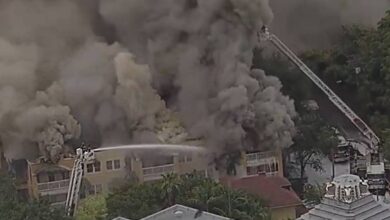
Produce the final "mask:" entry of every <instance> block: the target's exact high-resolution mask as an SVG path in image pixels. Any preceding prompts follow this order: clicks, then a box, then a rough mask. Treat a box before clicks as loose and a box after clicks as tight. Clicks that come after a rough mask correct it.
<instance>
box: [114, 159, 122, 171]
mask: <svg viewBox="0 0 390 220" xmlns="http://www.w3.org/2000/svg"><path fill="white" fill-rule="evenodd" d="M120 168H121V161H120V160H114V169H115V170H117V169H120Z"/></svg>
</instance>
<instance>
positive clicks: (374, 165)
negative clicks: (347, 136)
mask: <svg viewBox="0 0 390 220" xmlns="http://www.w3.org/2000/svg"><path fill="white" fill-rule="evenodd" d="M258 40H259V41H264V40H266V41H270V42H271V43H272V44H273V45H274V46H275V47H276V48H277V49H278V50H279V51H280V52H282V53H283V54H284V55H285V56H287V58H288V59H289V60H290V61H291V62H293V63H294V64H295V65H296V66H297V67H298V68H299V69H300V70H301V71H302V72H303V73H304V74H305V75H306V76H307V77H308V78H309V79H310V80H311V81H312V82H313V83H314V84H315V85H316V86H317V87H318V88H320V89H321V90H322V91H323V92H324V93H325V94H326V96H328V98H329V100H330V101H331V102H332V103H333V104H334V105H335V106H336V107H337V108H338V109H339V110H340V111H341V112H342V113H343V114H344V115H345V116H346V117H347V118H348V119H349V120H350V121H351V122H352V124H354V125H355V127H356V128H357V129H358V130H359V131H360V133H361V134H362V135H363V136H364V137H365V139H367V140H366V141H367V142H368V144H369V153H368V155H367V160H366V170H367V174H366V178H367V179H368V184H369V186H370V188H371V189H372V190H378V189H380V190H383V189H385V187H386V182H385V168H384V163H383V159H382V158H381V155H380V154H379V152H378V146H379V143H380V139H379V138H378V136H377V135H376V134H375V133H374V132H373V131H372V129H371V128H370V127H369V126H368V125H367V124H366V123H365V122H364V121H363V120H362V119H361V118H360V117H359V116H358V115H357V114H356V113H355V112H354V111H353V110H352V109H351V108H350V107H349V106H348V105H347V104H345V103H344V101H343V100H341V98H340V97H338V96H337V95H336V94H335V93H334V92H333V91H332V90H331V89H330V88H329V87H328V86H327V85H326V84H325V83H324V82H323V81H322V80H321V79H320V78H319V77H318V76H317V75H316V74H315V73H314V72H313V71H312V70H310V69H309V67H307V66H306V64H305V63H303V62H302V60H300V59H299V58H298V57H297V56H296V55H295V53H294V52H292V51H291V50H290V49H289V48H288V47H287V46H286V45H285V44H284V43H283V42H282V41H281V40H279V38H278V37H277V36H276V35H274V34H271V33H269V32H268V29H267V27H265V26H263V27H262V29H261V31H259V32H258ZM373 158H375V159H376V160H374V159H373ZM370 183H371V184H370Z"/></svg>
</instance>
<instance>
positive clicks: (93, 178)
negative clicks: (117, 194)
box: [85, 150, 208, 193]
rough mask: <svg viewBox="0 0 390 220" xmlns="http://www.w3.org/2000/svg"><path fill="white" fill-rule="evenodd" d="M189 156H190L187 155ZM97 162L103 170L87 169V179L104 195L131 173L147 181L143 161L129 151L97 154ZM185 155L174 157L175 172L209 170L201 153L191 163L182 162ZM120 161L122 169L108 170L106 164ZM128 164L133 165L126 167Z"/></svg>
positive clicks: (141, 180)
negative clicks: (91, 171) (90, 171)
mask: <svg viewBox="0 0 390 220" xmlns="http://www.w3.org/2000/svg"><path fill="white" fill-rule="evenodd" d="M187 155H188V154H187ZM95 156H96V160H97V161H99V162H100V164H101V169H100V171H99V172H93V173H88V172H87V171H86V169H85V178H86V179H87V180H88V182H89V184H91V185H101V187H102V190H103V193H107V192H109V191H110V190H111V189H112V186H116V185H117V184H114V185H113V183H116V181H123V180H125V178H126V177H127V176H129V174H130V171H132V172H133V174H135V176H136V177H137V179H138V180H139V181H140V182H143V181H146V180H145V179H144V175H143V168H142V159H141V158H140V157H139V156H137V155H135V154H131V153H129V151H128V150H111V151H102V152H96V153H95ZM183 156H184V155H180V154H175V155H173V164H174V166H173V171H174V172H175V173H178V174H185V173H190V172H192V171H194V170H198V171H205V170H206V169H207V165H208V163H207V159H206V157H205V156H204V155H202V154H199V153H192V154H191V161H188V157H187V158H185V160H184V161H182V160H180V158H183ZM126 158H127V159H126ZM113 160H119V161H120V169H118V170H107V167H106V162H107V161H113ZM126 164H131V165H130V166H128V165H127V166H126ZM158 178H160V175H158Z"/></svg>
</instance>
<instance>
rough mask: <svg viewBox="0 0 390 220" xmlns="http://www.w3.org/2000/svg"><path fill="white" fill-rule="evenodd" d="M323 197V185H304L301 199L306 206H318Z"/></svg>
mask: <svg viewBox="0 0 390 220" xmlns="http://www.w3.org/2000/svg"><path fill="white" fill-rule="evenodd" d="M324 195H325V187H324V186H323V185H320V184H317V185H306V186H305V189H304V192H303V198H304V201H305V203H306V204H308V205H310V206H314V205H317V204H320V202H321V200H322V198H323V196H324Z"/></svg>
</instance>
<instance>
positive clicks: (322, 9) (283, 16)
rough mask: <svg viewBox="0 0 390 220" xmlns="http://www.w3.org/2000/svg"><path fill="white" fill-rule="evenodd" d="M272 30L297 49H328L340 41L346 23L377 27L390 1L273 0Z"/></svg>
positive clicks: (389, 5)
mask: <svg viewBox="0 0 390 220" xmlns="http://www.w3.org/2000/svg"><path fill="white" fill-rule="evenodd" d="M270 5H271V7H272V9H273V12H274V14H275V19H274V20H273V21H272V25H271V30H272V31H273V32H274V33H276V34H277V35H278V36H279V37H280V38H281V39H282V40H283V41H285V43H287V44H288V45H289V46H290V47H291V48H292V49H293V50H295V51H303V50H306V49H313V48H325V47H329V46H331V45H332V44H333V43H334V42H336V41H337V39H338V38H339V36H340V34H341V31H342V29H341V27H342V25H351V24H359V25H364V26H368V27H375V26H376V24H377V22H378V21H379V20H380V19H381V18H382V17H383V16H384V14H385V12H386V10H389V9H390V0H271V1H270Z"/></svg>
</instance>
